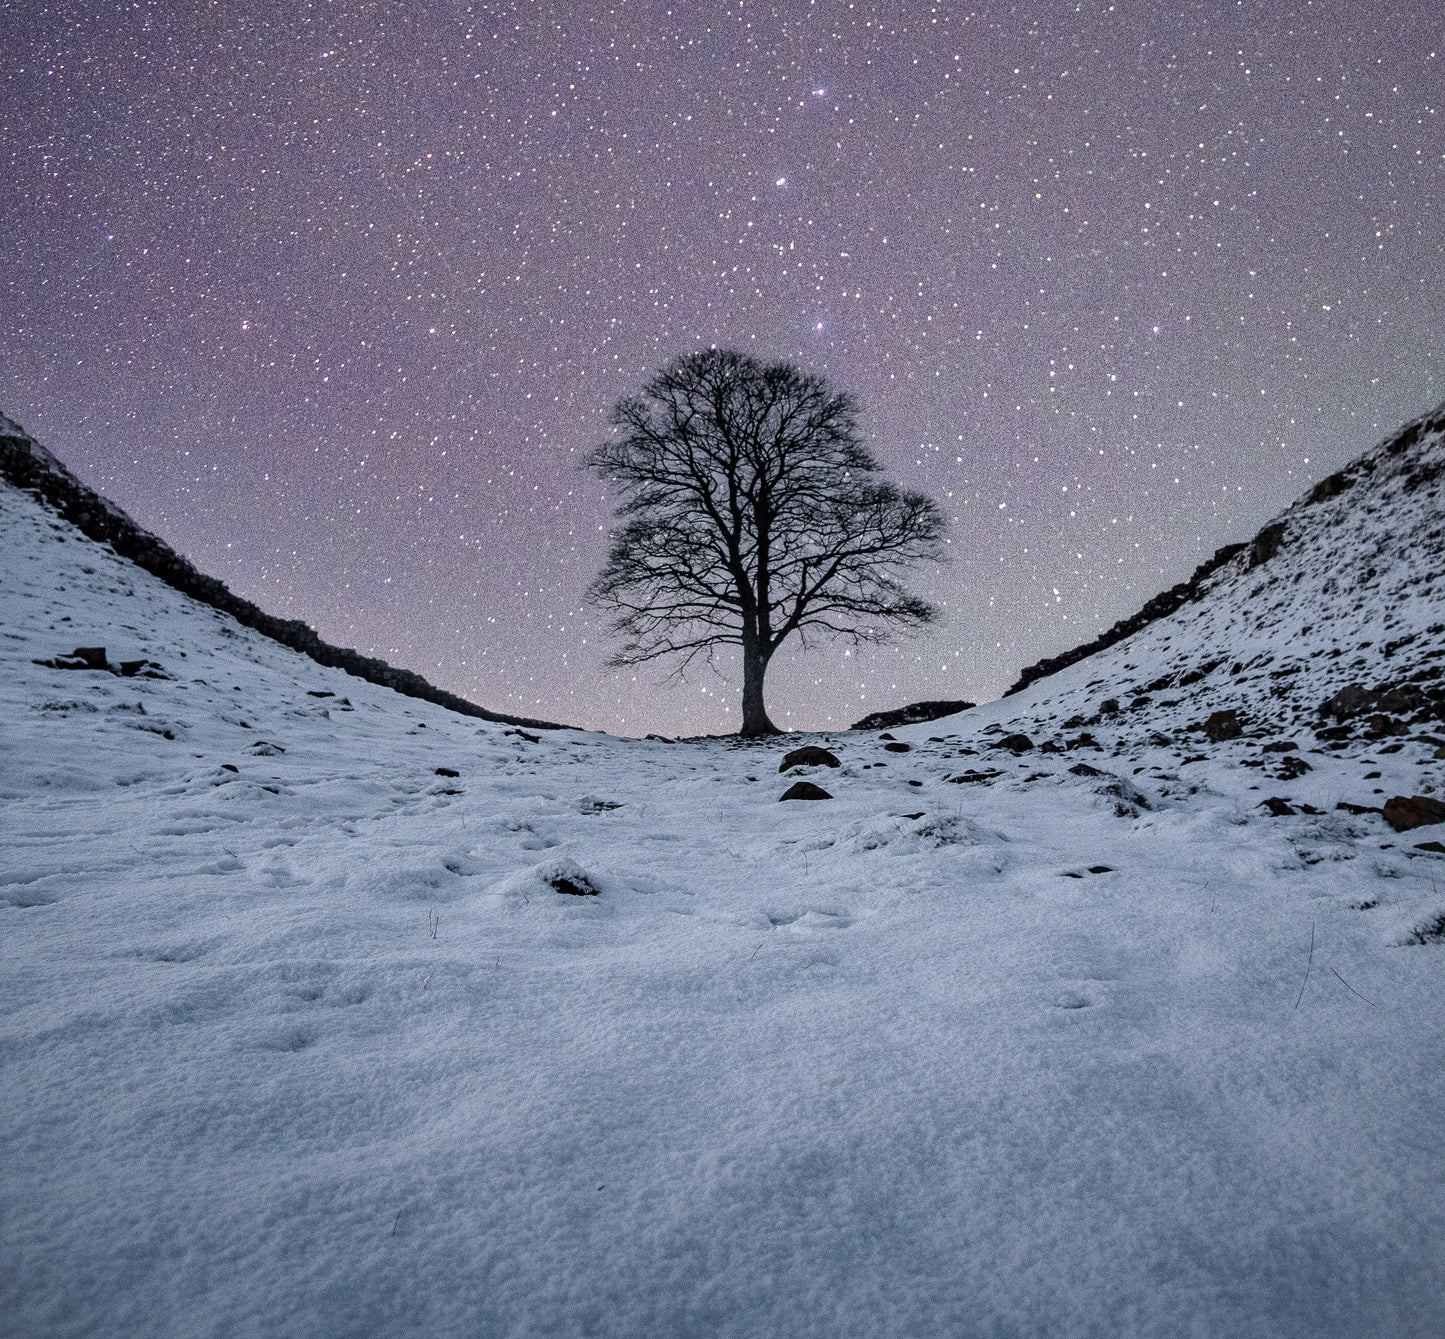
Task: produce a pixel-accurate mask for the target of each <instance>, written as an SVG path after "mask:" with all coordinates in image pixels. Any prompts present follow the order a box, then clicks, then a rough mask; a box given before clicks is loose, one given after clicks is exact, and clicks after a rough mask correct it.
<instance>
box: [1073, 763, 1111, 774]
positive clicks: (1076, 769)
mask: <svg viewBox="0 0 1445 1339" xmlns="http://www.w3.org/2000/svg"><path fill="white" fill-rule="evenodd" d="M1069 771H1070V772H1072V773H1073V774H1074V775H1075V776H1104V775H1106V773H1104V772H1101V771H1100V770H1099V769H1098V768H1097V767H1090V766H1089V764H1088V763H1086V762H1076V763H1075V764H1074V765H1073V766H1072V767H1071V768H1069Z"/></svg>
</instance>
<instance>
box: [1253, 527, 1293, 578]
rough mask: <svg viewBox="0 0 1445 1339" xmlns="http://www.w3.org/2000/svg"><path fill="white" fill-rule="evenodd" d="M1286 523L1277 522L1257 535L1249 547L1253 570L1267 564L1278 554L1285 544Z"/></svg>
mask: <svg viewBox="0 0 1445 1339" xmlns="http://www.w3.org/2000/svg"><path fill="white" fill-rule="evenodd" d="M1284 529H1285V523H1284V522H1283V521H1276V522H1275V523H1274V524H1273V525H1267V526H1265V527H1264V529H1263V530H1261V531H1260V532H1259V534H1257V535H1256V536H1255V537H1254V539H1253V540H1251V541H1250V545H1249V565H1250V567H1251V568H1255V567H1258V566H1259V565H1260V564H1261V563H1267V562H1268V561H1269V560H1270V559H1271V558H1273V557H1274V555H1275V554H1276V553H1278V552H1279V546H1280V545H1281V544H1282V543H1283V542H1284Z"/></svg>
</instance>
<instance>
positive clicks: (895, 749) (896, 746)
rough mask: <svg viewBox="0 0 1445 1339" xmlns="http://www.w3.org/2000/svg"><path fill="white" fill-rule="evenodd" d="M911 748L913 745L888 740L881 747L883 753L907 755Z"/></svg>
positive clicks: (899, 740) (898, 740)
mask: <svg viewBox="0 0 1445 1339" xmlns="http://www.w3.org/2000/svg"><path fill="white" fill-rule="evenodd" d="M912 747H913V745H911V744H905V743H904V742H903V741H902V740H901V739H894V740H890V741H889V742H888V743H887V744H885V745H884V746H883V748H884V750H885V752H888V753H907V752H909V751H910V750H911V749H912Z"/></svg>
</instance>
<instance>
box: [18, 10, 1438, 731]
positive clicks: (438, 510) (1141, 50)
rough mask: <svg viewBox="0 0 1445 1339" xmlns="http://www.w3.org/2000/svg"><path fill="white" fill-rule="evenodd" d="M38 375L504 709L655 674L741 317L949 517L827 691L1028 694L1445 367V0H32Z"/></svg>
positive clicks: (174, 482)
mask: <svg viewBox="0 0 1445 1339" xmlns="http://www.w3.org/2000/svg"><path fill="white" fill-rule="evenodd" d="M0 36H3V38H4V47H5V50H6V53H7V60H6V65H5V68H4V70H3V73H0V153H3V159H4V162H5V180H6V183H7V188H6V190H5V192H4V193H3V198H0V267H3V290H0V292H3V303H4V308H5V310H4V313H3V321H0V410H4V411H5V412H7V413H8V414H10V416H11V417H13V418H16V419H18V420H19V421H20V422H21V423H23V424H24V425H25V426H26V428H27V429H28V430H29V431H30V432H31V433H32V434H33V435H35V436H36V437H37V438H39V439H40V440H41V441H43V442H44V443H45V444H46V445H48V446H49V447H50V448H51V449H52V450H53V451H55V452H56V454H57V455H59V456H60V457H61V459H62V460H64V461H65V462H66V463H67V464H68V465H69V466H70V467H71V468H72V469H74V470H75V471H76V472H77V473H78V474H79V475H80V476H81V477H82V478H83V479H84V480H85V481H86V482H88V483H90V484H91V485H93V486H95V487H97V488H99V489H101V490H102V491H103V492H105V493H106V494H108V495H109V496H110V497H112V498H113V499H115V500H116V501H117V502H119V503H120V504H121V505H122V506H124V507H125V508H126V509H127V510H129V511H130V512H131V514H132V515H133V516H135V518H136V519H137V520H138V521H140V522H141V523H142V524H143V525H145V526H147V527H148V528H150V529H153V530H155V531H156V532H157V533H159V534H160V535H162V536H163V537H164V538H166V539H167V540H168V541H169V542H171V543H172V544H173V545H174V546H175V547H176V548H177V549H179V550H180V551H181V552H183V553H185V554H186V555H187V556H188V557H190V558H191V559H192V560H193V561H194V562H195V563H196V564H197V565H198V566H199V567H201V568H202V569H203V570H205V571H208V572H211V573H213V574H214V575H216V576H219V577H221V578H222V579H223V580H225V581H226V582H227V583H228V584H229V585H230V586H231V587H232V589H234V590H236V591H237V592H238V593H240V594H242V595H244V596H246V597H248V598H250V599H252V600H254V601H256V602H257V603H259V604H260V605H262V606H263V607H264V608H266V609H267V610H269V611H271V612H273V613H277V614H280V615H282V616H286V617H296V618H303V619H305V620H306V621H307V622H308V623H310V624H312V625H313V626H314V627H315V628H316V629H317V630H318V632H320V634H321V635H322V636H323V637H325V638H326V639H328V640H330V641H333V642H337V643H339V644H342V645H348V646H355V647H357V648H359V649H361V650H363V651H365V652H367V653H369V654H374V655H381V656H384V657H385V658H386V659H388V660H390V661H392V662H393V663H395V664H398V665H404V666H407V667H409V668H413V669H415V670H418V671H419V672H421V673H422V674H424V675H426V676H427V677H428V678H430V679H431V680H432V681H433V682H435V683H437V684H439V685H442V686H444V687H446V688H449V689H452V690H454V691H456V692H459V693H462V694H464V695H466V696H468V697H470V698H472V699H473V700H475V701H477V702H480V703H482V704H484V705H487V706H490V707H493V708H494V709H498V710H505V711H512V712H525V713H527V714H529V715H536V716H543V717H546V718H550V719H553V720H563V721H567V722H570V723H574V724H579V725H585V726H589V727H595V728H600V729H605V730H609V731H613V732H615V733H620V734H642V733H646V732H648V731H659V732H663V733H668V734H674V733H682V734H700V733H708V732H718V731H726V730H731V729H735V728H736V726H737V724H738V721H739V709H738V702H737V693H738V682H739V677H740V676H739V675H738V674H737V673H736V667H735V666H734V665H731V664H729V663H727V662H724V663H722V664H720V665H719V667H718V669H719V672H718V673H711V672H707V671H696V670H694V671H690V672H689V674H688V678H687V680H686V681H685V682H681V683H677V682H663V681H662V679H663V674H664V673H665V671H663V670H659V669H657V668H656V667H650V668H649V667H644V668H642V669H636V670H627V671H617V670H609V669H607V668H606V667H605V660H606V656H607V653H608V651H609V649H610V647H611V642H610V639H609V634H608V632H607V628H606V622H605V619H604V618H603V617H602V616H601V615H599V614H598V613H596V612H594V611H592V610H590V609H589V608H587V607H586V606H585V605H584V603H583V601H582V598H581V596H582V592H583V590H584V589H585V588H586V585H587V583H588V582H589V580H590V579H591V578H592V577H593V576H594V575H595V573H596V571H597V570H598V568H599V567H600V565H601V562H602V560H603V557H604V554H605V550H606V544H607V531H608V528H609V526H610V524H611V517H612V510H613V508H614V507H615V505H616V504H617V502H618V501H619V499H618V497H616V496H609V494H608V491H607V488H606V487H605V485H604V483H603V482H602V481H601V480H599V479H597V478H596V477H594V476H591V475H589V474H587V473H586V472H585V471H584V470H582V468H581V464H580V462H581V461H582V459H583V457H584V456H585V455H586V453H587V451H588V450H589V449H590V448H591V447H592V446H594V445H595V444H596V443H597V442H598V441H599V440H600V439H601V438H602V436H603V435H604V434H605V433H606V431H607V429H606V422H605V418H606V412H607V410H608V408H609V407H610V406H611V405H612V403H613V402H614V401H616V400H617V399H618V398H619V397H620V396H622V395H624V394H628V393H630V392H633V391H635V390H636V389H637V388H639V387H640V385H641V384H642V382H643V380H644V379H645V378H646V377H647V375H648V374H649V373H650V372H651V371H653V370H654V369H655V368H657V367H658V366H660V365H662V364H663V363H666V362H667V361H669V360H671V359H672V358H673V357H675V356H677V355H678V354H681V353H684V352H690V351H693V350H695V349H698V348H704V347H708V346H711V345H719V346H723V347H733V348H737V349H741V350H743V351H745V352H747V353H749V354H751V355H753V356H754V357H757V358H760V359H763V360H771V359H776V358H782V359H788V360H792V361H795V362H797V363H798V364H799V365H800V366H802V367H803V368H805V369H806V370H808V371H811V372H817V373H821V374H823V375H825V376H827V377H828V378H830V379H831V380H832V381H833V382H834V384H836V385H837V386H838V387H839V388H840V389H845V390H848V391H850V392H852V393H853V394H854V395H856V396H857V398H858V399H859V401H860V402H861V405H862V407H863V412H864V419H863V429H864V434H865V437H866V440H867V443H868V445H869V447H870V448H871V449H872V450H873V451H874V453H875V454H876V455H877V456H878V458H879V459H880V460H881V461H882V462H883V463H884V464H885V466H886V467H887V469H888V472H889V476H890V477H891V478H893V479H894V480H895V481H897V482H898V483H900V484H901V485H903V486H905V487H910V488H918V489H922V490H924V491H925V492H928V493H929V494H931V495H932V496H934V497H935V498H937V499H938V500H939V501H940V503H942V504H943V505H944V507H945V509H946V511H947V514H948V517H949V520H950V529H949V532H948V539H949V544H948V552H949V555H950V561H949V562H948V563H947V565H945V566H943V567H940V568H936V569H932V570H928V571H922V572H920V573H919V575H918V581H917V588H918V589H919V591H920V592H921V593H922V594H924V595H926V596H927V597H929V598H931V599H933V600H935V601H936V602H937V603H938V604H940V605H941V606H942V608H943V618H942V620H941V621H940V623H939V624H938V625H937V626H936V627H935V628H934V629H932V630H931V631H930V632H929V633H928V634H927V635H926V636H924V637H922V638H919V639H916V640H913V641H910V642H906V643H903V644H901V645H900V646H898V647H896V648H883V649H871V650H862V651H858V650H853V651H850V650H849V649H848V648H846V647H844V646H842V645H838V646H825V647H823V648H822V649H820V650H818V651H815V652H812V653H810V654H808V655H807V656H796V655H788V654H786V653H780V654H779V656H778V658H777V659H776V660H775V661H774V664H773V668H772V671H771V673H770V675H769V680H768V690H769V691H768V704H769V710H770V713H771V715H772V716H773V718H774V720H776V721H777V722H778V723H779V724H781V725H785V726H790V727H794V728H808V729H813V728H826V727H829V726H838V725H844V724H847V723H849V722H851V721H852V720H854V719H856V718H857V717H858V716H860V715H861V714H863V713H864V712H865V711H870V710H874V709H877V708H882V707H889V706H896V705H900V704H902V703H905V702H909V701H915V700H918V699H922V698H958V697H963V698H969V699H972V700H987V699H989V698H991V697H994V696H997V695H998V694H999V693H1000V692H1001V691H1002V690H1003V689H1004V688H1006V687H1007V686H1008V685H1009V684H1010V683H1011V682H1012V681H1013V679H1014V678H1015V677H1016V674H1017V671H1018V670H1019V668H1020V667H1021V666H1023V665H1024V664H1027V663H1029V662H1031V661H1033V660H1036V659H1037V658H1039V657H1040V656H1041V655H1047V654H1053V653H1057V652H1058V651H1060V650H1062V649H1064V648H1066V647H1069V646H1073V645H1075V644H1077V643H1079V642H1081V641H1084V640H1087V639H1088V638H1090V637H1092V636H1094V635H1095V634H1096V633H1097V632H1098V631H1100V630H1101V629H1102V628H1104V627H1106V626H1108V625H1109V624H1110V623H1112V622H1113V621H1114V620H1115V619H1117V618H1119V617H1122V616H1125V615H1127V614H1129V613H1132V612H1133V611H1134V610H1135V609H1137V608H1138V606H1139V605H1140V604H1142V603H1143V601H1144V600H1145V599H1147V598H1148V597H1149V596H1150V595H1152V594H1154V593H1155V592H1156V591H1158V590H1159V589H1161V588H1163V587H1165V586H1168V585H1170V584H1172V583H1173V582H1175V581H1178V580H1181V579H1183V578H1184V577H1186V576H1187V575H1188V574H1189V572H1190V571H1191V570H1192V569H1193V568H1194V566H1195V565H1196V564H1197V563H1198V562H1200V561H1201V560H1202V559H1204V558H1205V557H1207V556H1208V555H1209V554H1210V553H1212V552H1213V550H1214V549H1215V548H1216V547H1217V546H1219V545H1221V544H1224V543H1226V542H1229V541H1232V540H1238V539H1242V538H1245V537H1247V536H1248V535H1249V534H1251V533H1253V531H1254V530H1255V529H1257V528H1258V527H1259V525H1261V524H1262V523H1263V522H1264V521H1265V520H1267V519H1268V518H1269V516H1270V515H1271V514H1273V513H1274V512H1275V511H1277V510H1278V509H1279V508H1280V507H1282V506H1284V505H1286V504H1287V503H1289V502H1290V501H1291V500H1293V498H1294V497H1296V496H1297V495H1298V494H1299V493H1300V492H1302V491H1303V489H1304V488H1305V487H1306V485H1307V484H1308V483H1309V482H1311V481H1312V480H1314V479H1316V478H1318V477H1320V476H1322V475H1324V474H1326V473H1328V472H1330V471H1331V470H1333V469H1335V468H1337V467H1338V466H1339V465H1341V464H1343V463H1344V462H1345V461H1346V460H1347V459H1349V458H1350V457H1351V456H1353V455H1355V454H1357V453H1358V452H1359V451H1360V450H1362V449H1364V448H1365V447H1367V446H1369V445H1371V444H1372V443H1373V442H1374V441H1376V440H1377V439H1378V438H1379V437H1380V436H1381V435H1382V434H1383V433H1385V432H1386V431H1389V430H1390V429H1392V428H1393V427H1395V426H1396V425H1397V424H1398V423H1400V422H1402V421H1404V420H1405V419H1408V418H1410V417H1413V416H1415V415H1417V414H1419V413H1421V412H1423V411H1424V410H1426V409H1428V408H1430V407H1431V406H1433V405H1434V404H1435V403H1437V402H1438V401H1439V400H1440V399H1442V398H1445V368H1442V335H1441V332H1442V331H1445V283H1442V279H1445V224H1442V222H1441V220H1442V218H1445V25H1442V23H1441V21H1440V10H1439V3H1438V0H1396V2H1394V3H1388V2H1385V0H1316V2H1315V3H1309V2H1308V0H1238V2H1237V3H1235V2H1233V0H1207V2H1203V0H1201V2H1198V3H1187V4H1181V3H1168V2H1167V0H1127V2H1119V3H1113V4H1110V3H1094V2H1093V0H1079V3H1069V4H1065V3H1053V0H1047V2H1044V3H1038V4H1034V5H1031V6H1022V5H1014V4H1002V3H1001V4H997V5H991V6H990V5H974V6H969V5H962V4H959V5H954V4H943V3H939V4H933V5H929V4H926V3H922V0H912V2H911V3H907V2H904V0H877V3H869V2H866V0H855V2H854V3H848V0H827V2H824V0H817V2H816V3H814V2H810V0H774V3H771V4H768V3H761V2H760V0H741V3H738V0H727V2H724V0H719V2H718V3H701V2H692V3H687V2H684V0H610V2H607V3H604V2H603V0H568V2H567V3H562V2H561V0H552V2H551V3H529V2H527V0H513V2H512V3H497V4H471V5H466V4H462V3H449V2H448V0H429V2H428V3H425V4H421V3H415V2H414V0H407V2H405V3H402V2H400V0H365V2H363V0H337V2H336V3H322V2H319V0H294V2H293V3H286V4H282V3H256V2H254V0H251V2H248V0H226V2H225V3H211V4H204V3H195V2H193V0H149V2H148V0H138V2H136V3H132V2H131V0H126V2H125V3H118V2H117V3H84V2H82V0H76V2H75V3H46V2H45V0H0Z"/></svg>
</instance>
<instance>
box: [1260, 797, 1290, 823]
mask: <svg viewBox="0 0 1445 1339" xmlns="http://www.w3.org/2000/svg"><path fill="white" fill-rule="evenodd" d="M1255 808H1257V809H1268V810H1269V811H1270V813H1272V814H1273V815H1274V816H1275V817H1276V818H1286V817H1288V816H1289V815H1290V814H1293V813H1294V812H1295V809H1294V808H1293V807H1292V806H1291V804H1290V802H1289V801H1288V800H1287V799H1285V798H1284V796H1282V795H1271V796H1270V797H1269V799H1267V800H1261V801H1260V802H1259V803H1258V804H1257V805H1256V806H1255Z"/></svg>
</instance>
